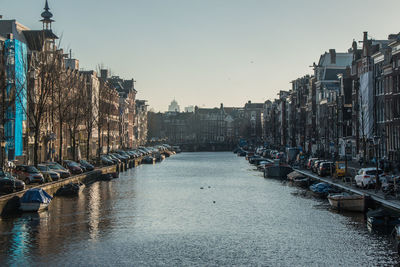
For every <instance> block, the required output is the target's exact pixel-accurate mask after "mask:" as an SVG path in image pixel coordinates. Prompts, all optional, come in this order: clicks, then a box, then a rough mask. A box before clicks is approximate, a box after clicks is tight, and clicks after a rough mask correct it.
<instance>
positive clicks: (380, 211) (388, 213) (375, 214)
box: [367, 208, 400, 218]
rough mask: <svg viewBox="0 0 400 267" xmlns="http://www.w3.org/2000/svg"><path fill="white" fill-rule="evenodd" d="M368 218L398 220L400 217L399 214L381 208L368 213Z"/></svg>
mask: <svg viewBox="0 0 400 267" xmlns="http://www.w3.org/2000/svg"><path fill="white" fill-rule="evenodd" d="M367 217H395V218H398V217H400V216H399V214H398V213H395V212H393V211H390V210H386V209H382V208H380V209H376V210H370V211H368V212H367Z"/></svg>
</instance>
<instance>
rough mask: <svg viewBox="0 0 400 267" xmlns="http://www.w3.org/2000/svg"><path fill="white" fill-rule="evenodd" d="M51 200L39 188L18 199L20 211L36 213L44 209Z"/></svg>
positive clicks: (30, 190)
mask: <svg viewBox="0 0 400 267" xmlns="http://www.w3.org/2000/svg"><path fill="white" fill-rule="evenodd" d="M52 199H53V198H52V197H51V196H50V195H49V194H47V192H46V191H44V190H43V189H41V188H32V189H29V190H28V191H26V192H25V194H24V195H23V196H22V198H21V199H20V209H21V210H22V211H27V212H38V211H42V210H44V209H46V208H47V207H48V206H49V204H50V202H51V200H52Z"/></svg>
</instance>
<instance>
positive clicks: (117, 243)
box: [0, 153, 399, 266]
mask: <svg viewBox="0 0 400 267" xmlns="http://www.w3.org/2000/svg"><path fill="white" fill-rule="evenodd" d="M297 192H298V189H296V188H294V187H290V186H287V185H283V184H282V183H281V182H279V181H276V180H269V179H264V178H262V175H261V173H259V172H256V171H254V168H253V166H251V165H250V164H248V162H246V161H245V160H244V159H243V158H239V157H237V156H236V155H235V154H233V153H182V154H178V155H175V156H173V157H171V158H168V159H166V160H165V161H164V162H162V163H160V164H156V165H142V166H140V167H138V168H136V169H131V170H129V171H127V172H125V173H122V174H121V175H120V178H119V179H115V180H113V181H111V182H97V183H94V184H92V185H90V186H88V187H87V188H85V190H84V192H83V194H82V195H81V196H80V197H79V198H56V199H54V200H53V202H52V203H51V206H50V208H49V210H48V211H46V212H42V213H40V214H24V215H22V216H19V217H13V218H2V219H1V221H0V232H1V237H0V265H1V266H4V265H16V266H23V265H68V266H74V265H80V266H99V265H113V266H118V265H128V266H146V265H151V266H154V265H168V266H180V265H186V266H187V265H189V266H194V265H200V266H220V265H262V266H314V265H318V266H321V265H322V266H338V265H344V266H378V265H379V266H382V265H395V264H396V263H397V262H399V258H398V256H397V255H396V253H395V252H394V251H393V250H392V249H391V246H390V242H389V241H388V238H387V237H386V236H381V235H376V234H370V233H369V232H368V231H367V228H366V226H365V221H364V216H363V215H357V214H339V213H336V212H334V211H331V210H330V209H329V205H328V203H327V202H326V201H319V200H316V199H313V198H307V197H302V196H300V195H299V194H297Z"/></svg>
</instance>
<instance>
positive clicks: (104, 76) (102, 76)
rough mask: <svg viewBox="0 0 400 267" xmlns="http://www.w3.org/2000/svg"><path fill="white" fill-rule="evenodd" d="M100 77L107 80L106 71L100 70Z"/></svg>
mask: <svg viewBox="0 0 400 267" xmlns="http://www.w3.org/2000/svg"><path fill="white" fill-rule="evenodd" d="M100 77H101V78H103V79H108V70H105V69H102V70H100Z"/></svg>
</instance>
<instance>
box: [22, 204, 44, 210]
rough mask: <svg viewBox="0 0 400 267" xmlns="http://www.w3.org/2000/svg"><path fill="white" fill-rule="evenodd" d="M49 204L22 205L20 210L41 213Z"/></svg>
mask: <svg viewBox="0 0 400 267" xmlns="http://www.w3.org/2000/svg"><path fill="white" fill-rule="evenodd" d="M48 206H49V203H21V206H20V209H21V210H22V211H24V212H39V211H42V210H45V209H47V207H48Z"/></svg>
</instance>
